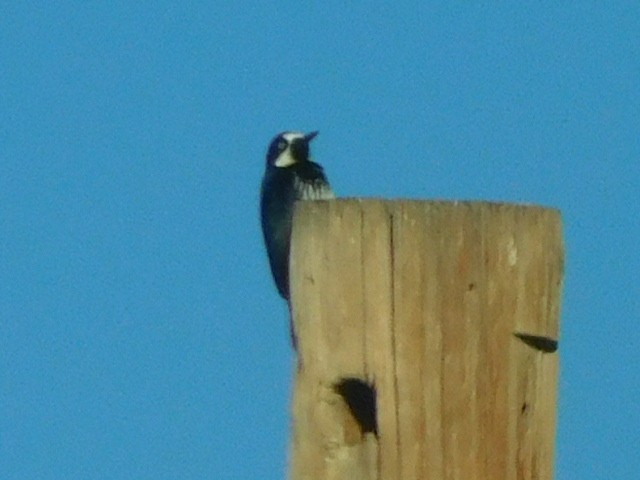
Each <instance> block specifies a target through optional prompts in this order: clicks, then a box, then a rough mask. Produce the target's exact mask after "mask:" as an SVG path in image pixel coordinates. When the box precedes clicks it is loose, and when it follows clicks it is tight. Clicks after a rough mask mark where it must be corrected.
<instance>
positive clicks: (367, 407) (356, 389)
mask: <svg viewBox="0 0 640 480" xmlns="http://www.w3.org/2000/svg"><path fill="white" fill-rule="evenodd" d="M333 388H334V390H335V391H336V393H338V394H339V395H340V396H341V397H342V398H343V399H344V401H345V403H346V404H347V406H348V407H349V411H350V412H351V415H353V418H354V419H355V421H356V422H357V424H358V426H359V427H360V432H361V433H362V434H363V435H364V434H365V433H373V434H374V435H376V436H378V421H377V406H376V388H375V386H374V385H373V384H369V383H367V382H365V381H363V380H360V379H359V378H343V379H341V380H340V381H338V382H337V383H336V384H335V385H334V386H333Z"/></svg>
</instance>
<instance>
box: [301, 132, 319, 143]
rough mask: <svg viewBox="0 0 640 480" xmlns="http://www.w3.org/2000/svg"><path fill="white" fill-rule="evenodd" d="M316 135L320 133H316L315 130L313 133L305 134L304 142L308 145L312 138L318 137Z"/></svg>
mask: <svg viewBox="0 0 640 480" xmlns="http://www.w3.org/2000/svg"><path fill="white" fill-rule="evenodd" d="M318 133H320V132H318V131H317V130H316V131H315V132H310V133H307V134H306V135H305V136H304V139H305V141H306V142H307V143H309V142H310V141H311V140H313V139H314V138H316V136H317V135H318Z"/></svg>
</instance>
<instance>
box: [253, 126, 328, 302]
mask: <svg viewBox="0 0 640 480" xmlns="http://www.w3.org/2000/svg"><path fill="white" fill-rule="evenodd" d="M316 135H317V132H312V133H309V134H307V135H304V134H302V133H296V132H284V133H281V134H279V135H277V136H276V137H275V138H274V139H273V141H272V142H271V144H270V146H269V149H268V151H267V163H266V170H265V174H264V178H263V180H262V188H261V194H260V216H261V222H262V233H263V235H264V242H265V246H266V248H267V254H268V256H269V264H270V266H271V273H272V274H273V279H274V281H275V283H276V287H277V289H278V292H279V293H280V295H281V296H282V297H283V298H284V299H286V300H289V246H290V240H291V224H292V216H293V205H294V203H295V202H296V201H297V200H323V199H329V198H333V197H334V195H333V192H332V191H331V187H330V186H329V182H328V181H327V177H326V175H325V174H324V170H323V168H322V166H320V165H319V164H317V163H315V162H313V161H311V160H310V159H309V142H310V141H311V140H312V139H313V138H314V137H315V136H316Z"/></svg>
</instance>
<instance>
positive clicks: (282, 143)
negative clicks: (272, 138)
mask: <svg viewBox="0 0 640 480" xmlns="http://www.w3.org/2000/svg"><path fill="white" fill-rule="evenodd" d="M285 148H287V142H285V141H284V140H280V141H279V142H278V150H280V151H283V150H284V149H285Z"/></svg>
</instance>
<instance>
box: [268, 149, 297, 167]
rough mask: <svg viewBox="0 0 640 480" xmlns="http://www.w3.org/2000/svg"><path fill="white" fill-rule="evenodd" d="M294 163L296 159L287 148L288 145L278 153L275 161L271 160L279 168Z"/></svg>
mask: <svg viewBox="0 0 640 480" xmlns="http://www.w3.org/2000/svg"><path fill="white" fill-rule="evenodd" d="M294 163H296V159H295V158H293V155H291V150H289V147H287V148H286V150H285V151H284V152H282V153H281V154H280V155H278V158H276V161H275V162H273V164H274V165H275V166H276V167H280V168H284V167H290V166H291V165H293V164H294Z"/></svg>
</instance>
